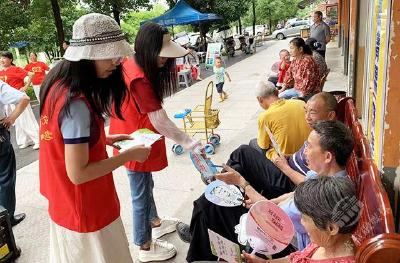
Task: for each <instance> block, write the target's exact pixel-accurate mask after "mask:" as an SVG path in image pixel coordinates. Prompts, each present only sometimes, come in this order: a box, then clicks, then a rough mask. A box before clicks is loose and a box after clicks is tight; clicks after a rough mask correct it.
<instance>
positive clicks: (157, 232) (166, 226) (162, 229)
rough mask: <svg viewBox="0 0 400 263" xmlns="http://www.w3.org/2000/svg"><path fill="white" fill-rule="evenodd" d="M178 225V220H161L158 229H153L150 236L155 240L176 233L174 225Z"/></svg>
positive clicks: (168, 218) (169, 218) (165, 218)
mask: <svg viewBox="0 0 400 263" xmlns="http://www.w3.org/2000/svg"><path fill="white" fill-rule="evenodd" d="M178 223H179V219H177V218H172V217H163V218H161V225H160V226H159V227H153V228H152V230H151V231H152V233H151V236H152V237H153V238H155V239H157V238H160V237H162V236H164V235H166V234H169V233H172V232H174V231H176V225H177V224H178Z"/></svg>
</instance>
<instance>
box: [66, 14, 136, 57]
mask: <svg viewBox="0 0 400 263" xmlns="http://www.w3.org/2000/svg"><path fill="white" fill-rule="evenodd" d="M132 54H133V50H132V48H131V47H130V46H129V44H128V42H127V41H126V40H125V36H124V34H123V33H122V31H121V28H120V27H119V26H118V24H117V22H116V21H115V20H114V19H112V18H111V17H109V16H106V15H102V14H97V13H91V14H87V15H84V16H81V17H80V18H79V19H78V20H76V21H75V23H74V26H73V33H72V39H71V40H70V45H69V47H68V48H67V50H66V51H65V54H64V58H65V59H66V60H69V61H79V60H82V59H87V60H101V59H112V58H120V57H126V56H132Z"/></svg>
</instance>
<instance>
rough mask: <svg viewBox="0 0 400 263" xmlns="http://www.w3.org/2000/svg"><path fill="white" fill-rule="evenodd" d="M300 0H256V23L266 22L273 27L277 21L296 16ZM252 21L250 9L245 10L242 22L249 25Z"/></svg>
mask: <svg viewBox="0 0 400 263" xmlns="http://www.w3.org/2000/svg"><path fill="white" fill-rule="evenodd" d="M299 2H300V0H256V18H257V24H267V25H270V26H272V27H274V26H275V25H276V24H277V23H278V21H282V20H287V19H289V18H293V17H296V14H297V12H298V11H299V8H298V6H297V4H298V3H299ZM252 21H253V14H252V12H251V10H249V11H247V13H246V16H245V17H244V19H243V24H245V25H250V24H251V23H252Z"/></svg>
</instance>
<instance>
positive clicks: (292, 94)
mask: <svg viewBox="0 0 400 263" xmlns="http://www.w3.org/2000/svg"><path fill="white" fill-rule="evenodd" d="M302 96H303V94H301V92H299V91H297V90H296V89H295V88H291V89H287V90H285V91H283V92H282V93H279V98H283V99H291V98H298V97H302Z"/></svg>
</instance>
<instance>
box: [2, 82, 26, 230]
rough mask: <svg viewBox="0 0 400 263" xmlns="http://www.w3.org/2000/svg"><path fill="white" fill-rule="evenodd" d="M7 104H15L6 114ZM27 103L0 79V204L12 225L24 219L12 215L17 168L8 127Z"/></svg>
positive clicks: (23, 215) (21, 93)
mask: <svg viewBox="0 0 400 263" xmlns="http://www.w3.org/2000/svg"><path fill="white" fill-rule="evenodd" d="M7 104H14V105H15V109H14V110H13V111H12V112H11V113H9V114H8V115H7V114H6V113H5V110H4V106H5V105H7ZM28 105H29V97H28V96H26V95H25V94H24V93H23V92H21V91H19V90H16V89H14V88H13V87H11V86H10V85H8V84H7V83H5V82H3V81H1V80H0V205H1V206H3V207H4V208H6V209H7V211H8V213H9V215H10V220H11V225H12V226H15V225H17V224H18V223H20V222H21V221H22V220H24V218H25V214H24V213H21V214H18V215H14V212H15V203H16V202H15V201H16V197H15V181H16V171H17V169H16V162H15V154H14V149H13V146H12V144H11V141H10V131H9V129H10V127H11V125H13V124H14V122H15V120H16V119H17V118H18V116H19V115H20V114H21V113H22V112H23V111H24V109H25V108H26V106H28Z"/></svg>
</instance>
